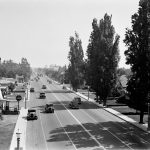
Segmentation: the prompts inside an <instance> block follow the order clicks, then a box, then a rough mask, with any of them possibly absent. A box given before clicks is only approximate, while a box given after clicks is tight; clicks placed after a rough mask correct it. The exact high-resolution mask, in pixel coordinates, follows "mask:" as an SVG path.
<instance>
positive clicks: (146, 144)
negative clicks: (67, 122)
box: [54, 85, 149, 148]
mask: <svg viewBox="0 0 150 150" xmlns="http://www.w3.org/2000/svg"><path fill="white" fill-rule="evenodd" d="M54 86H55V87H58V89H59V90H60V89H61V88H60V87H59V86H58V85H54ZM71 95H72V96H71V98H69V99H68V100H69V101H70V100H71V99H72V98H73V96H75V95H74V94H71ZM61 99H62V97H61ZM68 100H65V103H64V104H65V105H67V101H68ZM88 106H89V105H88ZM83 109H89V107H88V108H87V105H86V108H85V107H84V108H83ZM99 113H100V112H99ZM107 114H109V113H107ZM111 116H113V115H111ZM113 117H114V116H113ZM105 118H106V117H105ZM105 118H103V119H105ZM108 120H109V117H108V118H107V119H106V122H108ZM112 120H113V121H112ZM112 120H110V121H109V122H111V123H107V124H108V125H106V128H105V129H108V128H110V126H112V124H113V125H114V126H113V127H114V128H112V127H111V129H113V130H112V131H111V134H113V135H114V136H115V137H117V138H118V139H119V140H120V141H125V142H126V143H127V144H126V145H128V144H129V145H132V147H133V148H140V147H142V148H148V147H149V142H147V141H146V140H144V139H142V140H141V142H139V139H140V138H139V137H137V136H136V135H133V134H130V132H128V133H127V132H126V131H125V133H124V134H126V135H127V139H131V140H126V136H124V135H123V137H125V138H123V137H121V138H120V137H118V135H116V129H118V126H116V125H117V124H118V122H117V121H114V118H113V119H112ZM121 121H122V120H121ZM103 122H104V121H103ZM109 124H110V125H109ZM123 124H124V123H123ZM119 126H122V127H123V126H124V125H122V124H120V125H119ZM123 128H125V127H123ZM126 128H127V129H128V125H126ZM130 129H131V128H130ZM119 131H121V133H122V129H119ZM109 132H110V131H109ZM117 132H118V131H117ZM118 134H120V132H118ZM120 135H122V134H120ZM133 138H134V139H133ZM132 139H133V140H132Z"/></svg>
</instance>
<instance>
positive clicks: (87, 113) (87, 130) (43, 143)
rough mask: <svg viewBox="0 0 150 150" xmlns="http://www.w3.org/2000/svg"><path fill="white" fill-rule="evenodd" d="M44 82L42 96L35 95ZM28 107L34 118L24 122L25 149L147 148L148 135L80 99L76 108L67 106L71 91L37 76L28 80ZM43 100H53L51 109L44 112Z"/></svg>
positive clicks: (142, 149)
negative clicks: (32, 90)
mask: <svg viewBox="0 0 150 150" xmlns="http://www.w3.org/2000/svg"><path fill="white" fill-rule="evenodd" d="M43 84H45V85H46V86H47V89H45V90H44V91H45V92H46V99H39V92H40V91H42V89H41V87H42V85H43ZM31 87H34V88H35V92H34V93H31V94H30V101H29V102H28V103H27V107H28V108H34V109H36V110H37V115H38V119H37V120H33V121H28V122H27V130H26V132H27V133H26V149H27V150H78V149H83V150H103V149H113V150H119V149H120V150H125V149H135V150H138V149H140V150H145V149H150V135H149V134H148V133H146V132H144V131H142V130H141V129H139V128H137V127H135V126H132V125H131V124H129V123H127V122H125V121H123V120H121V119H119V118H118V117H116V116H114V115H112V114H110V113H108V112H106V111H105V110H103V108H100V107H98V106H96V105H95V104H93V103H91V102H88V101H86V100H84V99H82V104H81V105H80V109H70V108H68V104H69V102H70V101H71V100H72V99H73V97H75V96H76V95H75V94H74V93H71V92H68V91H66V90H63V89H62V86H60V85H58V84H56V83H52V84H49V83H48V82H47V78H46V77H41V78H40V80H39V81H38V82H36V81H32V82H31ZM46 103H53V104H54V108H55V112H54V113H45V112H44V106H45V104H46Z"/></svg>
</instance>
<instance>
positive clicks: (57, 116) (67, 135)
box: [55, 113, 77, 150]
mask: <svg viewBox="0 0 150 150" xmlns="http://www.w3.org/2000/svg"><path fill="white" fill-rule="evenodd" d="M55 116H56V117H57V119H58V121H59V123H60V125H61V127H62V128H63V129H64V131H65V133H66V134H67V136H68V138H69V140H70V142H71V143H72V145H73V147H74V148H75V150H77V149H76V146H75V145H74V143H73V141H72V140H71V139H70V137H69V135H68V133H67V131H66V130H65V128H64V127H63V125H62V123H61V121H60V119H59V117H58V115H57V113H55Z"/></svg>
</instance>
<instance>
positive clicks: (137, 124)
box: [66, 87, 148, 132]
mask: <svg viewBox="0 0 150 150" xmlns="http://www.w3.org/2000/svg"><path fill="white" fill-rule="evenodd" d="M66 88H67V90H71V89H70V88H68V87H66ZM71 91H72V92H74V93H75V94H76V95H78V96H80V97H81V98H84V99H86V100H89V101H91V102H93V103H94V104H96V105H97V106H100V107H103V109H104V110H106V111H107V112H109V113H111V114H113V115H115V116H117V117H119V118H121V119H123V120H125V121H127V122H129V123H131V124H132V125H134V126H136V127H138V128H140V129H142V130H144V131H146V132H148V130H147V127H148V125H147V123H146V124H139V123H138V122H137V121H135V120H133V119H132V118H129V117H128V116H125V115H123V114H121V113H120V112H118V111H116V110H114V109H112V108H106V107H104V106H103V105H102V104H99V103H96V102H95V101H94V100H93V99H91V98H89V99H88V97H87V96H85V95H83V94H81V93H79V92H75V91H73V90H71Z"/></svg>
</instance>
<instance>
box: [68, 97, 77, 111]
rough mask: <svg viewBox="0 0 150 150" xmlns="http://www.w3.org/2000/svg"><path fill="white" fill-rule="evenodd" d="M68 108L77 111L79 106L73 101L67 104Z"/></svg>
mask: <svg viewBox="0 0 150 150" xmlns="http://www.w3.org/2000/svg"><path fill="white" fill-rule="evenodd" d="M69 108H72V109H79V104H78V101H77V100H75V99H73V100H72V101H71V102H70V103H69Z"/></svg>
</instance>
